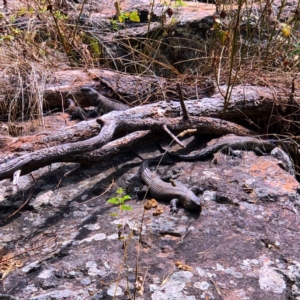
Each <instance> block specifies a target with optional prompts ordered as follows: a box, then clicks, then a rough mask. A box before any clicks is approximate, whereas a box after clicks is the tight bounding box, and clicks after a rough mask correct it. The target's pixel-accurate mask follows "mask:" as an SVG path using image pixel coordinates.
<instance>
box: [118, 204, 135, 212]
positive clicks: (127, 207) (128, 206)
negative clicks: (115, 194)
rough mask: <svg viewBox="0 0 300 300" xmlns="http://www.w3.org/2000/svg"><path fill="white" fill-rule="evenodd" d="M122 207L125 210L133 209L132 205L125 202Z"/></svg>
mask: <svg viewBox="0 0 300 300" xmlns="http://www.w3.org/2000/svg"><path fill="white" fill-rule="evenodd" d="M120 208H121V210H125V211H127V210H132V207H131V206H130V205H125V204H123V205H121V207H120Z"/></svg>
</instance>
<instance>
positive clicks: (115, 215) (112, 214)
mask: <svg viewBox="0 0 300 300" xmlns="http://www.w3.org/2000/svg"><path fill="white" fill-rule="evenodd" d="M110 216H111V217H114V218H115V217H118V216H119V214H118V213H111V214H110Z"/></svg>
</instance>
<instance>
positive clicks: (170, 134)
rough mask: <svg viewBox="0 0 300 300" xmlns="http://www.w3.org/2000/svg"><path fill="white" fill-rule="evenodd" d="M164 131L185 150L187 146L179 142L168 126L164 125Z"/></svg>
mask: <svg viewBox="0 0 300 300" xmlns="http://www.w3.org/2000/svg"><path fill="white" fill-rule="evenodd" d="M163 129H164V131H165V132H166V133H167V134H168V135H169V136H171V138H172V139H173V140H174V141H175V142H176V143H177V144H179V145H180V146H181V147H183V148H185V145H184V144H183V143H182V142H180V141H179V139H178V138H177V137H176V136H175V135H174V134H173V133H172V132H171V131H170V130H169V129H168V126H167V124H164V125H163Z"/></svg>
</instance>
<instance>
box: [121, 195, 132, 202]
mask: <svg viewBox="0 0 300 300" xmlns="http://www.w3.org/2000/svg"><path fill="white" fill-rule="evenodd" d="M130 199H131V197H130V196H129V195H125V196H123V197H122V200H123V201H126V200H130Z"/></svg>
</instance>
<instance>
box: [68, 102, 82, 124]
mask: <svg viewBox="0 0 300 300" xmlns="http://www.w3.org/2000/svg"><path fill="white" fill-rule="evenodd" d="M67 103H68V105H69V107H68V108H67V110H66V111H67V112H68V113H69V114H70V115H71V119H80V120H82V121H83V120H87V116H86V114H85V112H84V111H83V110H82V109H81V108H80V107H78V106H76V105H75V102H74V101H73V100H72V99H67Z"/></svg>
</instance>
